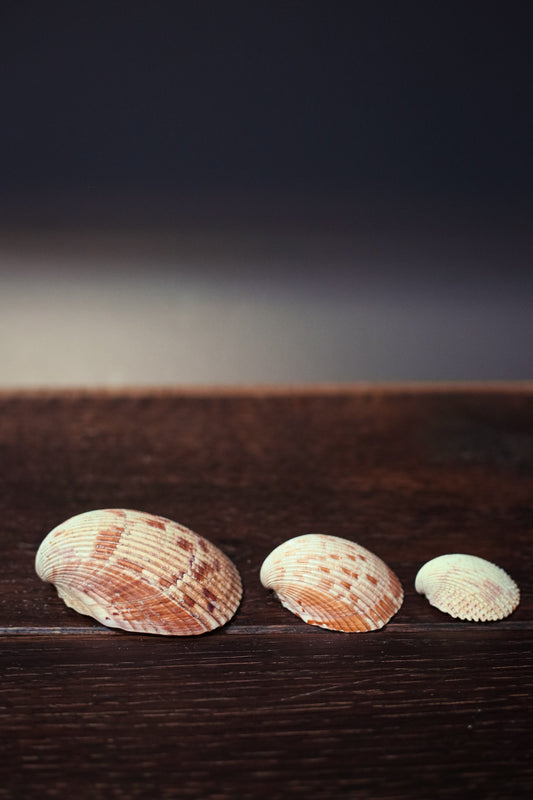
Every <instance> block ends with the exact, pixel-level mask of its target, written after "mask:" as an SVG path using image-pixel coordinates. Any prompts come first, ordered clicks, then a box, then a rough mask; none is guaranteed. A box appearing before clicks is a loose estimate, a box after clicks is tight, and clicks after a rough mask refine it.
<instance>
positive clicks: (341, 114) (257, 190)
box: [0, 0, 533, 387]
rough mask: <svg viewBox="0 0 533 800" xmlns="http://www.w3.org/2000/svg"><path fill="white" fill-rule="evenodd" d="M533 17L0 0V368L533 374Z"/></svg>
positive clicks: (91, 380) (296, 374)
mask: <svg viewBox="0 0 533 800" xmlns="http://www.w3.org/2000/svg"><path fill="white" fill-rule="evenodd" d="M532 22H533V6H532V5H531V4H529V3H521V2H511V3H505V4H504V3H500V2H484V3H478V2H468V1H467V2H453V1H452V2H448V3H440V2H432V1H431V0H430V2H410V1H409V0H407V1H406V2H401V3H400V2H392V1H390V2H389V1H388V0H382V1H381V2H379V3H368V2H358V0H354V1H353V2H336V1H335V0H329V2H312V1H310V2H300V1H299V0H285V1H284V2H276V0H272V1H270V2H263V1H262V0H257V1H256V0H254V1H253V2H234V1H232V0H227V1H224V2H215V1H214V0H212V1H211V0H209V1H208V0H195V2H187V3H186V2H170V1H169V2H158V1H157V0H153V2H150V3H148V2H137V1H136V0H130V1H129V2H120V1H118V2H113V0H109V1H108V2H106V3H99V2H91V3H83V2H82V3H77V4H73V3H67V2H65V3H60V2H54V0H51V1H50V2H48V3H39V2H31V1H28V2H24V0H17V2H12V1H11V0H5V2H4V3H3V4H2V10H1V11H0V44H1V47H0V63H1V73H0V90H1V94H0V97H1V115H2V116H1V125H0V385H1V386H18V387H25V386H48V385H51V386H65V385H101V386H104V385H109V386H119V385H132V384H134V385H150V384H157V385H162V384H173V385H175V384H250V383H278V384H279V383H282V384H283V383H306V382H358V381H410V380H421V381H428V380H429V381H434V380H444V381H448V380H507V379H530V378H532V377H533V375H532V366H533V354H532V347H531V343H532V341H533V313H532V311H533V309H532V299H533V269H532V268H531V263H532V259H531V256H532V255H533V241H532V236H531V224H530V222H531V211H532V209H533V202H532V201H533V191H532V188H533V181H532V178H533V170H532V152H531V141H532V124H531V123H532V108H533V105H532V97H531V79H532V77H533V71H532V55H531V53H532V48H531V37H532V32H533V31H532Z"/></svg>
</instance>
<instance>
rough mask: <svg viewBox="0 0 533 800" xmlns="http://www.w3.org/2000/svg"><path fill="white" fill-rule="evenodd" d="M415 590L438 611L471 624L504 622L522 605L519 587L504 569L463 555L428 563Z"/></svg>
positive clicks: (452, 554)
mask: <svg viewBox="0 0 533 800" xmlns="http://www.w3.org/2000/svg"><path fill="white" fill-rule="evenodd" d="M415 589H416V591H417V592H418V593H419V594H425V595H426V597H427V599H428V601H429V603H430V604H431V605H432V606H435V608H438V609H439V610H440V611H444V612H445V613H446V614H450V616H452V617H455V618H457V619H464V620H468V621H470V622H496V621H497V620H500V619H504V618H505V617H508V616H509V614H512V612H513V611H514V610H515V608H516V607H517V606H518V603H519V602H520V590H519V589H518V586H517V585H516V583H515V582H514V581H513V579H512V578H511V577H510V576H509V575H508V574H507V573H506V572H505V571H504V570H503V569H502V568H501V567H498V566H497V565H496V564H493V563H492V562H491V561H487V560H486V559H484V558H479V556H472V555H466V554H464V553H449V554H447V555H443V556H437V557H436V558H433V559H431V561H428V562H426V563H425V564H424V566H423V567H421V568H420V569H419V571H418V573H417V576H416V578H415Z"/></svg>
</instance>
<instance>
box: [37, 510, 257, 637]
mask: <svg viewBox="0 0 533 800" xmlns="http://www.w3.org/2000/svg"><path fill="white" fill-rule="evenodd" d="M35 569H36V571H37V574H38V575H39V577H40V578H41V579H42V580H43V581H49V582H50V583H53V584H55V586H56V589H57V593H58V595H59V596H60V597H61V598H62V599H63V600H64V601H65V603H66V604H67V606H69V607H70V608H73V609H75V611H78V612H79V613H80V614H88V615H89V616H91V617H94V619H96V620H98V622H101V623H102V624H103V625H108V626H109V627H111V628H123V629H124V630H126V631H135V632H137V633H157V634H164V635H168V636H170V635H174V636H186V635H192V634H199V633H205V632H206V631H210V630H213V629H214V628H217V627H219V626H220V625H224V623H226V622H228V621H229V620H230V619H231V618H232V617H233V615H234V614H235V611H236V610H237V608H238V605H239V603H240V600H241V595H242V586H241V579H240V575H239V573H238V571H237V568H236V567H235V565H234V564H233V563H232V561H230V559H229V558H228V557H227V556H226V555H225V554H224V553H223V552H222V551H221V550H219V549H218V547H215V545H214V544H212V543H211V542H209V541H208V540H207V539H204V538H203V537H202V536H198V534H196V533H193V532H192V531H190V530H189V529H188V528H185V527H183V526H182V525H178V524H177V523H176V522H172V521H171V520H169V519H165V518H164V517H158V516H153V515H151V514H145V513H143V512H141V511H130V510H127V509H122V508H120V509H118V508H109V509H103V510H99V511H88V512H86V513H83V514H78V515H77V516H75V517H72V518H71V519H68V520H67V521H66V522H63V523H62V524H61V525H58V526H57V527H56V528H54V530H52V531H51V532H50V533H49V534H48V535H47V536H46V538H45V539H44V540H43V542H42V543H41V546H40V547H39V550H38V551H37V556H36V559H35Z"/></svg>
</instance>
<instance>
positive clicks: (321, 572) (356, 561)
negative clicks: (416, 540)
mask: <svg viewBox="0 0 533 800" xmlns="http://www.w3.org/2000/svg"><path fill="white" fill-rule="evenodd" d="M260 580H261V583H262V584H263V586H264V587H265V588H266V589H273V591H274V593H275V594H276V596H277V598H278V599H279V600H280V601H281V604H282V605H283V606H285V608H288V609H289V611H292V613H293V614H296V615H297V616H298V617H301V619H303V621H304V622H307V624H308V625H318V626H320V627H321V628H328V629H329V630H333V631H344V632H346V633H349V632H355V631H373V630H377V629H378V628H382V627H383V626H384V625H385V623H387V622H388V621H389V620H390V618H391V617H392V616H394V614H396V612H397V611H398V609H399V608H400V606H401V605H402V601H403V589H402V585H401V583H400V581H399V580H398V578H397V576H396V575H395V574H394V572H393V571H392V570H391V569H390V568H389V567H388V566H387V564H385V562H384V561H382V560H381V559H380V558H378V557H377V556H376V555H374V553H371V552H370V551H369V550H366V549H365V548H364V547H361V545H359V544H355V542H350V541H348V540H347V539H340V538H339V537H337V536H326V535H324V534H320V533H309V534H305V535H303V536H296V537H295V538H294V539H289V540H288V541H286V542H284V543H283V544H280V545H279V547H276V549H275V550H273V551H272V552H271V553H270V555H269V556H267V558H266V559H265V561H264V562H263V565H262V567H261V573H260Z"/></svg>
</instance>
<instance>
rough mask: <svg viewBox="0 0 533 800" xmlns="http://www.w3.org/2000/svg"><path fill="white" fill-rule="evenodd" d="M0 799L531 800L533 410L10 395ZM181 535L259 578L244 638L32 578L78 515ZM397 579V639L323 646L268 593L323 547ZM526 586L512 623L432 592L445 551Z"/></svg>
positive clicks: (246, 612) (389, 630)
mask: <svg viewBox="0 0 533 800" xmlns="http://www.w3.org/2000/svg"><path fill="white" fill-rule="evenodd" d="M0 458H1V464H2V469H1V475H0V481H1V485H0V503H1V514H0V540H1V543H2V553H3V566H2V569H1V570H0V635H1V638H2V642H1V647H0V659H1V663H2V684H1V698H0V709H1V715H2V721H1V731H2V734H1V736H2V750H3V754H2V755H3V757H2V760H1V764H0V797H6V798H33V797H44V798H48V797H49V798H67V797H69V798H70V797H73V796H75V797H79V798H100V797H102V798H103V797H106V798H117V799H119V800H122V798H145V797H146V798H154V797H158V798H159V797H161V798H173V797H184V798H213V800H216V799H218V800H225V798H236V797H240V798H256V797H265V798H267V797H268V798H277V797H279V798H282V797H283V798H286V797H295V798H298V797H304V796H305V797H308V798H317V800H319V799H320V798H336V797H339V798H354V797H361V798H363V797H365V798H367V797H372V798H384V799H385V798H387V799H388V798H408V797H409V798H411V797H416V798H418V797H420V798H427V797H430V796H439V797H445V798H452V797H453V798H455V797H457V798H459V797H483V798H495V799H496V798H498V799H499V798H502V797H510V796H512V797H529V796H530V794H531V791H532V790H533V761H532V751H531V736H530V733H529V731H530V727H531V710H532V709H531V697H532V686H531V684H532V669H531V668H532V663H531V661H532V659H531V633H532V630H533V614H532V611H533V608H532V592H531V588H532V585H531V577H530V576H531V568H532V566H533V565H532V548H531V542H532V527H533V391H532V390H531V388H529V387H515V388H514V389H513V390H510V389H509V388H508V387H501V388H497V387H495V388H493V389H492V390H490V391H480V390H472V389H471V388H468V389H462V388H461V387H455V388H449V389H448V390H446V391H442V390H439V391H435V392H432V391H428V390H424V391H414V390H412V389H402V388H400V387H398V388H397V389H395V390H394V391H390V390H388V391H384V390H380V389H377V388H376V389H372V388H371V387H367V388H365V389H361V390H349V391H347V390H342V391H341V390H339V391H333V390H332V391H327V392H322V391H312V390H306V391H292V392H286V393H283V392H269V391H260V390H257V391H253V392H249V393H246V392H240V393H239V392H236V393H224V392H220V393H219V394H210V393H208V392H198V393H197V394H195V393H194V392H192V391H188V392H179V391H176V392H172V391H160V392H155V391H153V392H148V391H147V392H142V391H137V392H130V393H128V392H123V393H109V392H100V393H97V392H95V393H90V392H74V391H73V392H60V393H50V392H48V393H20V392H19V393H4V394H2V395H0ZM117 506H119V507H125V508H134V509H139V510H143V511H147V512H150V513H154V514H162V515H164V516H167V517H170V518H171V519H174V520H176V521H178V522H180V523H182V524H184V525H187V526H188V527H190V528H192V529H193V530H195V531H197V532H198V533H200V534H202V535H204V536H206V537H207V538H209V539H211V541H213V542H214V543H215V544H217V545H218V546H219V547H221V548H222V549H223V550H224V551H225V552H226V553H227V554H228V555H229V556H230V557H231V558H232V559H233V561H234V562H235V564H236V565H237V566H238V568H239V570H240V572H241V575H242V578H243V583H244V597H243V602H242V604H241V607H240V609H239V611H238V612H237V615H236V616H235V618H234V620H233V621H232V622H231V623H229V624H228V625H227V626H225V627H224V628H222V629H220V630H219V631H215V632H213V633H211V634H206V635H204V636H202V637H194V638H193V639H191V638H187V639H182V638H179V639H178V638H172V639H169V640H167V639H163V638H160V637H152V636H142V635H137V634H127V633H124V632H121V631H114V630H111V629H106V628H103V627H102V626H100V625H99V624H98V623H96V622H95V621H93V620H91V619H89V618H86V617H83V616H80V615H78V614H76V613H75V612H73V611H71V610H69V609H68V608H66V607H65V606H64V605H63V603H62V602H61V601H60V600H59V599H58V597H57V595H56V593H55V590H54V589H53V587H51V586H49V585H45V584H43V583H41V582H40V581H39V579H38V577H37V576H36V574H35V572H34V568H33V561H34V557H35V552H36V550H37V547H38V545H39V543H40V541H41V540H42V538H43V537H44V536H45V534H46V533H47V532H48V531H49V530H50V529H51V528H53V527H54V526H55V525H57V524H58V523H60V522H61V521H63V520H65V519H66V518H68V517H69V516H72V515H74V514H76V513H80V512H81V511H86V510H90V509H95V508H103V507H117ZM308 532H322V533H330V534H334V535H337V536H344V537H346V538H350V539H353V540H354V541H358V542H360V543H361V544H362V545H363V546H364V547H367V548H369V549H371V550H373V551H374V552H376V553H377V554H378V555H379V556H380V557H381V558H383V559H384V560H385V561H386V562H387V563H388V564H390V566H391V567H392V568H393V569H394V570H395V572H396V573H397V575H398V576H399V578H400V579H401V581H402V583H403V586H404V589H405V594H406V597H405V601H404V605H403V606H402V608H401V609H400V611H399V613H398V614H397V615H396V616H395V617H394V618H393V619H392V620H391V622H390V623H389V624H388V625H387V626H386V627H385V628H384V629H383V630H381V631H377V632H374V633H370V634H352V635H350V634H341V633H331V632H327V631H324V630H321V629H319V628H314V627H310V626H306V625H304V623H302V622H301V621H300V620H298V619H297V618H296V617H294V616H293V615H291V614H290V613H289V612H287V611H286V610H285V609H283V608H282V607H281V605H280V604H279V602H278V601H277V600H276V599H275V598H274V597H273V596H271V595H270V594H269V593H267V592H266V591H265V590H264V589H263V588H262V587H261V585H260V583H259V577H258V575H259V569H260V566H261V563H262V561H263V559H264V558H265V557H266V555H268V553H269V552H270V551H271V550H272V549H273V548H274V547H275V546H276V545H278V544H280V543H281V542H282V541H284V540H285V539H287V538H289V537H291V536H295V535H297V534H300V533H308ZM457 551H463V552H470V553H473V554H475V555H480V556H482V557H484V558H488V559H490V560H493V561H495V562H496V563H497V564H499V565H500V566H502V567H503V568H504V569H506V571H507V572H509V573H510V574H511V575H512V577H513V578H514V579H515V580H516V581H517V582H518V584H519V586H520V588H521V592H522V598H521V603H520V606H519V607H518V609H517V610H516V612H515V613H514V614H513V615H512V616H511V617H510V618H508V619H507V620H504V621H503V622H500V623H488V624H481V625H480V624H478V625H476V624H473V623H465V622H458V621H455V620H452V619H451V618H450V617H447V616H446V615H444V614H442V613H441V612H439V611H437V610H436V609H434V608H431V607H430V606H429V604H428V603H427V602H426V600H425V599H424V598H423V597H421V596H419V595H417V594H416V593H415V591H414V577H415V575H416V572H417V570H418V568H419V567H420V566H421V565H422V563H424V561H426V560H428V559H429V558H432V557H434V556H435V555H439V554H441V553H445V552H457Z"/></svg>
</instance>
